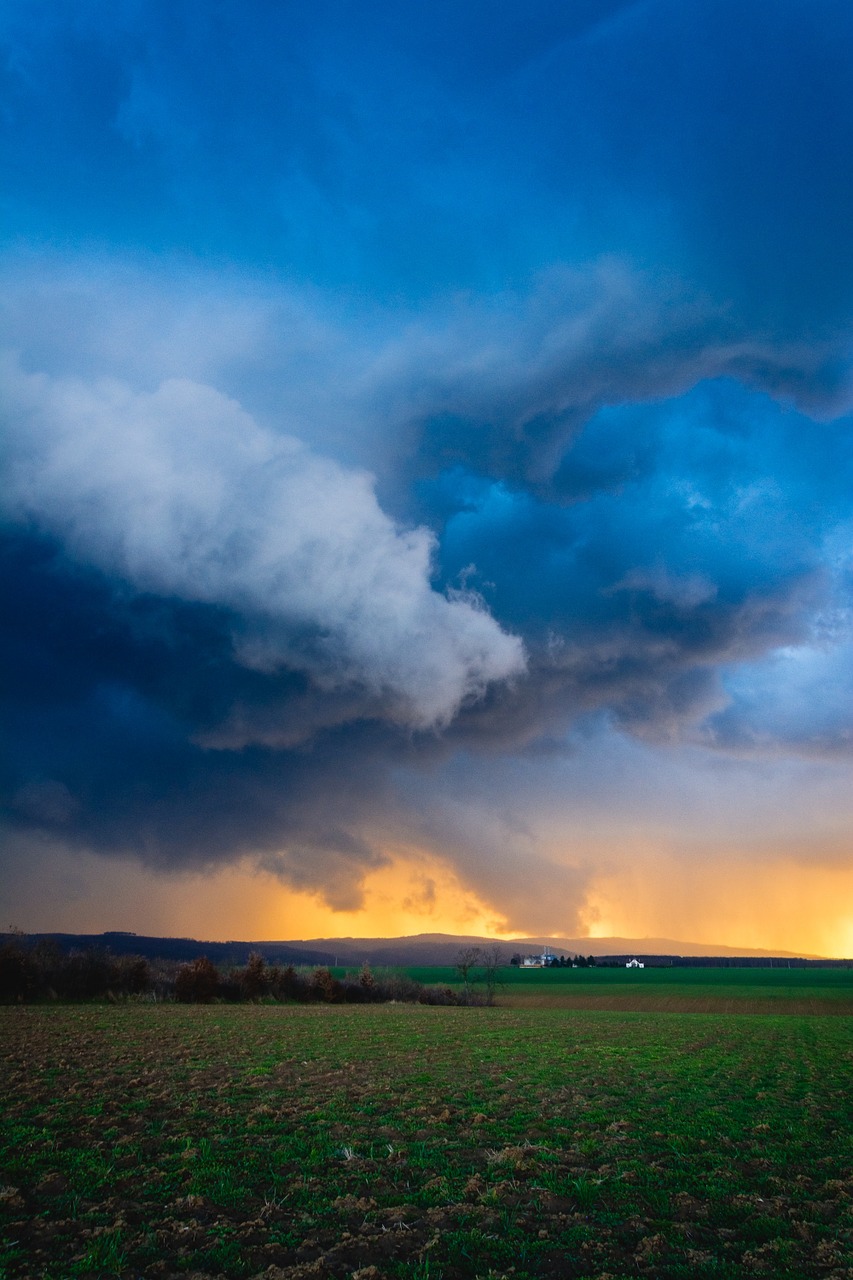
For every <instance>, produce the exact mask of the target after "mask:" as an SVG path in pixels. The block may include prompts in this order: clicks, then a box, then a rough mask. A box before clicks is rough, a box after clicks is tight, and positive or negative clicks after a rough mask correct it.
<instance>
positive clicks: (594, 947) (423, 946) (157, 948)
mask: <svg viewBox="0 0 853 1280" xmlns="http://www.w3.org/2000/svg"><path fill="white" fill-rule="evenodd" d="M24 936H25V937H26V938H28V939H29V940H30V941H33V942H35V941H38V940H39V939H42V938H52V939H54V940H55V941H56V942H57V944H58V945H59V946H61V947H62V948H63V949H64V950H67V949H70V948H76V947H79V948H86V947H107V948H109V950H110V951H112V952H113V953H114V954H115V955H144V956H148V957H149V958H151V959H153V958H155V957H156V958H159V959H163V960H177V961H184V960H192V959H194V958H195V957H196V956H200V955H206V956H208V957H209V959H211V960H213V961H214V963H216V964H224V965H227V964H245V962H246V959H247V957H248V956H249V955H250V953H251V952H253V951H259V952H260V953H261V954H262V955H263V956H264V957H265V958H266V960H267V961H268V962H269V963H271V964H294V965H299V964H304V965H335V964H337V965H346V966H350V965H360V964H362V962H363V961H365V960H367V961H369V963H370V964H372V965H452V964H454V963H455V962H456V958H457V956H458V953H459V950H460V948H462V947H469V946H478V947H489V946H493V945H496V946H499V947H500V949H501V951H502V952H503V953H504V954H505V956H506V958H507V960H509V958H510V956H512V955H513V954H515V953H516V952H518V953H520V954H521V955H528V954H533V953H536V952H541V951H543V950H545V949H547V950H549V951H553V952H554V954H555V955H558V956H560V955H566V956H568V955H577V954H578V953H580V954H582V955H585V956H588V955H594V956H611V957H617V958H618V957H624V956H628V955H632V956H641V957H642V956H647V957H652V956H654V957H658V958H669V957H671V958H673V959H677V958H678V957H683V958H685V959H688V958H702V957H707V958H709V959H710V958H714V957H719V958H721V959H728V960H735V959H737V958H739V957H740V958H742V959H744V960H756V959H757V960H762V959H765V960H768V961H769V960H776V959H778V960H817V961H820V960H828V957H825V956H816V955H813V954H810V953H809V952H803V951H766V950H761V949H759V948H756V947H729V946H723V945H717V944H713V945H712V944H711V943H702V942H683V941H676V940H675V939H673V938H616V937H613V938H555V937H544V936H542V937H530V938H512V939H510V940H509V941H506V940H503V939H494V938H484V937H479V936H476V935H471V934H464V935H456V934H451V933H417V934H413V935H410V936H407V937H402V938H307V939H293V940H282V941H264V942H240V941H233V942H206V941H204V940H201V939H197V938H158V937H153V936H148V935H144V934H135V933H125V932H119V931H114V932H110V933H86V934H80V933H31V934H26V935H24Z"/></svg>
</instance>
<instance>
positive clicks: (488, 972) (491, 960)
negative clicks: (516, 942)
mask: <svg viewBox="0 0 853 1280" xmlns="http://www.w3.org/2000/svg"><path fill="white" fill-rule="evenodd" d="M479 961H480V964H481V965H482V966H483V978H484V979H485V983H486V1004H494V1003H495V987H497V986H500V977H499V974H500V970H501V967H502V966H503V965H505V964H506V957H505V956H504V953H503V950H502V949H501V947H499V946H498V944H497V943H496V942H493V943H491V945H490V946H488V947H485V948H484V949H483V951H481V952H480V957H479Z"/></svg>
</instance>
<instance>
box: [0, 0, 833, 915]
mask: <svg viewBox="0 0 853 1280" xmlns="http://www.w3.org/2000/svg"><path fill="white" fill-rule="evenodd" d="M250 11H251V12H250V13H249V14H247V13H246V11H245V10H238V9H237V8H236V7H235V6H233V5H229V4H225V5H222V6H219V7H218V8H217V10H216V12H215V13H214V14H208V13H207V11H206V9H205V8H204V6H199V5H196V4H194V3H192V2H190V0H187V3H185V4H180V5H178V6H165V5H159V4H153V5H145V6H142V5H136V4H128V5H122V6H106V5H102V4H99V3H98V4H93V5H90V6H86V7H85V8H84V9H82V10H81V9H80V8H79V6H75V5H71V4H68V5H65V4H57V5H55V6H52V8H51V18H50V21H46V20H45V21H44V22H41V21H40V22H35V21H33V20H32V18H31V16H29V14H28V6H26V5H22V4H14V3H13V4H10V5H8V6H7V7H6V10H5V13H4V16H3V18H2V19H0V42H2V44H3V47H4V50H5V54H6V58H5V62H4V67H3V76H4V101H5V102H6V104H7V108H6V114H5V116H4V123H3V137H2V148H3V150H2V159H3V163H4V165H5V172H6V174H7V175H8V182H7V186H6V191H7V194H6V196H5V197H4V216H5V219H6V225H7V228H8V230H7V234H6V237H5V240H4V244H3V250H2V257H1V258H0V285H2V297H0V324H2V335H0V336H2V341H0V347H1V348H2V353H3V354H2V363H1V364H0V396H2V430H3V454H2V460H0V516H1V517H2V520H3V527H2V562H0V565H1V566H2V573H3V576H4V594H5V598H6V599H7V600H8V601H9V602H10V607H9V608H8V610H7V613H6V618H5V621H4V630H3V636H2V645H3V661H4V670H5V671H6V672H7V673H8V690H7V712H8V713H7V715H6V717H5V724H6V726H7V728H6V734H7V738H6V746H5V749H4V756H3V764H2V786H3V804H4V813H5V815H6V816H5V822H6V823H7V833H13V837H12V836H10V838H13V839H14V841H16V842H17V844H16V845H15V848H17V849H18V850H19V853H18V854H17V855H16V856H19V857H20V858H24V857H25V856H26V854H25V850H26V848H27V841H33V840H35V841H39V840H42V841H55V842H58V843H59V844H60V845H62V847H64V848H67V849H78V850H86V851H95V852H97V853H99V854H101V855H104V856H109V855H113V856H120V857H127V856H131V857H134V858H137V859H139V860H141V861H142V862H144V863H145V864H146V865H147V866H150V867H152V868H157V869H168V868H174V867H192V868H198V867H205V866H212V865H227V864H229V863H230V862H234V861H235V860H237V859H241V858H246V857H250V858H254V859H255V860H256V862H257V865H259V866H262V867H264V868H266V869H271V870H273V871H274V873H275V874H276V875H278V876H279V877H280V878H281V879H282V880H283V881H284V882H285V883H287V884H290V885H292V886H294V887H295V888H297V889H299V888H306V887H307V888H309V889H311V890H312V891H317V892H319V893H321V894H324V895H325V897H326V900H327V901H328V902H329V903H330V904H331V905H332V906H333V907H334V908H335V909H336V910H343V909H352V908H353V907H354V906H357V905H358V903H359V902H360V900H361V899H360V893H361V888H360V885H361V883H362V881H363V879H364V877H365V876H366V875H368V874H369V873H370V872H371V871H372V870H375V869H377V868H381V867H382V866H385V865H386V864H387V863H388V861H389V859H391V858H392V857H393V853H394V850H395V849H397V848H403V847H405V848H409V849H420V850H425V851H427V852H428V853H429V854H430V855H431V856H432V855H435V856H438V857H441V858H444V859H445V860H446V861H447V863H448V865H450V866H452V867H453V868H454V871H455V874H457V875H458V877H459V878H460V880H461V882H462V883H464V884H465V885H467V886H470V887H471V888H472V890H476V892H478V893H480V894H481V895H484V896H485V898H486V899H487V900H488V901H489V902H490V903H492V904H493V905H494V906H495V908H496V909H497V910H500V911H502V912H504V914H505V917H506V919H507V920H511V921H512V922H513V924H517V925H518V926H519V927H540V926H541V927H542V928H544V927H545V926H546V924H547V920H548V918H549V910H550V906H549V905H546V906H545V907H543V906H542V896H543V887H544V886H551V888H552V889H553V894H552V897H553V899H554V901H558V902H559V904H560V906H559V910H560V911H562V913H563V918H566V919H569V918H572V919H574V920H575V921H579V920H580V919H581V916H582V913H581V914H579V912H581V907H582V904H583V902H584V900H585V894H587V892H588V889H589V885H590V883H591V881H592V879H593V878H594V876H595V874H596V870H597V868H600V865H601V860H602V858H603V857H604V855H602V854H601V851H600V850H601V842H599V843H598V844H596V842H595V841H594V840H592V839H591V837H590V838H589V839H587V837H588V836H589V832H590V831H591V830H592V829H593V827H595V822H596V820H595V819H594V817H592V816H591V814H592V813H593V810H595V808H596V805H598V806H599V810H598V812H599V813H602V814H603V813H604V812H608V813H611V814H615V813H616V812H617V811H618V812H619V813H620V815H621V813H622V809H621V806H622V805H623V804H624V806H625V813H626V814H627V811H628V809H629V808H630V807H631V806H632V805H633V806H634V811H635V812H639V811H641V810H642V808H643V804H642V800H641V799H638V794H639V793H638V792H637V791H636V790H632V787H631V786H630V785H628V783H625V784H624V786H623V788H622V792H621V793H620V792H619V789H618V787H617V784H616V782H615V781H613V780H612V779H615V778H617V777H619V778H622V779H623V782H624V777H623V774H622V773H621V772H620V770H622V769H623V765H624V769H626V770H627V769H628V765H627V764H624V762H625V761H631V762H632V763H631V765H630V768H633V769H636V770H637V771H638V773H637V776H638V777H639V776H640V774H642V775H643V776H644V777H645V776H646V775H645V774H644V773H643V770H645V769H646V767H647V765H646V763H638V762H647V761H648V760H650V759H655V760H657V761H658V766H659V768H660V770H661V772H662V775H663V774H666V773H667V770H671V771H672V776H673V777H675V776H677V777H678V778H679V779H681V781H680V782H679V784H678V785H679V786H680V787H683V788H685V787H687V783H686V782H684V779H685V778H686V777H687V776H688V775H690V776H695V777H696V778H699V777H700V776H701V777H702V778H703V779H705V781H704V782H703V783H702V784H701V786H700V784H699V783H698V782H697V784H696V787H697V791H696V795H697V796H698V794H699V792H700V791H701V790H702V787H705V788H706V791H705V792H703V794H710V792H709V791H708V790H707V789H708V788H711V789H713V785H715V784H712V783H710V782H708V781H707V779H708V778H711V777H712V776H713V777H716V776H717V775H716V774H715V773H714V770H716V769H725V768H727V767H728V766H729V765H730V764H733V763H737V764H738V765H742V764H743V762H749V764H750V767H753V766H754V767H755V768H756V769H759V768H764V767H765V766H766V767H767V768H770V767H771V764H772V762H774V761H775V762H780V761H781V762H787V763H788V764H790V766H791V768H792V769H796V768H799V767H800V765H801V764H802V765H803V768H805V767H806V766H808V768H813V769H817V768H822V767H824V766H825V767H826V769H827V770H828V771H829V772H828V773H827V777H829V776H830V774H831V776H832V778H833V779H835V778H836V773H835V772H833V770H836V769H837V768H838V767H839V762H844V761H848V760H849V756H850V751H851V742H853V738H851V727H853V726H851V717H850V705H851V702H850V687H849V686H850V679H849V674H848V673H849V670H850V663H849V657H850V645H851V616H853V613H851V608H852V607H853V603H852V601H851V597H853V550H851V548H853V541H851V532H853V507H851V500H850V495H851V493H853V431H851V425H853V420H851V417H850V413H851V407H853V376H851V374H852V373H853V369H852V368H851V354H852V352H851V331H853V275H851V271H850V255H849V253H848V251H847V228H848V227H849V225H850V218H851V216H853V196H852V195H851V191H853V188H851V186H850V184H849V182H848V181H847V180H846V177H847V170H848V169H849V155H850V154H851V143H853V106H851V103H853V94H851V93H850V89H851V87H853V86H851V74H850V70H849V67H850V61H849V57H847V56H846V55H845V54H844V52H843V51H844V50H845V49H847V50H849V46H850V42H851V38H853V25H851V17H850V14H849V12H848V9H847V7H846V6H844V5H841V4H840V3H837V4H836V3H826V4H824V5H821V6H818V7H817V9H815V8H814V7H813V6H807V5H805V4H801V3H797V2H795V0H790V2H787V0H786V3H783V4H779V3H773V4H770V3H763V2H762V3H757V4H755V5H752V6H750V8H749V11H748V12H746V13H744V12H743V10H742V6H734V5H733V4H731V5H730V4H728V3H725V4H723V5H720V6H716V7H715V12H714V15H713V18H712V15H711V14H710V12H709V9H708V6H706V5H703V4H701V3H698V2H697V3H692V2H690V3H684V2H683V0H681V2H680V3H675V2H674V0H653V2H652V3H642V4H638V3H616V2H615V0H611V2H610V3H593V2H592V0H590V3H588V4H583V5H576V6H564V5H553V4H551V3H550V2H543V3H541V4H536V5H534V6H533V9H532V11H531V9H530V7H529V6H526V7H525V8H524V9H523V11H522V9H521V8H520V7H518V6H514V5H509V6H503V7H502V9H501V13H500V14H499V15H497V14H495V13H494V11H493V8H492V7H488V8H486V7H485V6H481V5H479V4H472V5H466V6H462V7H461V9H460V7H459V6H451V5H444V4H440V5H438V6H437V7H435V6H433V7H432V9H431V11H430V14H429V16H428V18H427V16H426V14H419V15H417V14H413V15H409V16H408V17H407V18H406V20H405V21H403V20H402V19H401V18H400V17H399V15H398V14H396V11H393V9H392V7H390V6H387V5H384V4H376V5H368V6H367V7H366V8H364V9H363V10H362V11H361V12H360V15H359V17H358V20H357V21H356V19H355V17H354V15H353V14H352V13H351V12H350V10H349V9H348V8H347V6H344V5H340V4H337V3H334V2H333V0H329V3H328V4H324V5H321V7H320V9H319V10H317V9H316V8H315V10H312V13H311V14H308V12H307V11H305V12H302V11H297V10H295V9H292V8H289V9H286V10H284V9H281V10H276V11H275V12H273V11H272V10H271V9H269V8H268V7H264V6H250ZM47 86H50V92H48V91H47ZM625 744H628V745H627V747H626V746H625ZM643 753H649V754H643ZM593 760H594V761H596V762H598V764H599V765H600V772H599V774H598V775H596V774H595V771H594V770H593V768H592V766H591V765H590V764H589V763H588V762H590V761H593ZM537 761H538V762H539V766H537V765H536V764H535V762H537ZM676 761H677V762H678V763H675V762H676ZM543 762H548V763H547V764H546V763H543ZM585 762H586V763H585ZM614 762H622V763H614ZM685 762H687V763H685ZM791 762H793V763H791ZM803 762H805V763H803ZM537 767H540V776H541V778H542V779H547V780H548V782H547V787H548V788H550V790H549V792H548V797H544V793H543V790H542V788H543V787H545V785H546V784H545V783H544V782H543V783H542V784H541V786H540V784H539V783H538V782H536V781H534V772H535V769H536V768H537ZM648 767H651V766H648ZM608 770H612V771H613V772H612V779H611V781H610V782H608V780H607V776H608ZM490 771H491V773H492V775H494V776H499V777H500V779H501V783H500V803H498V800H497V799H496V795H497V792H496V790H495V786H494V784H493V783H491V782H490V781H489V777H490ZM626 776H627V775H626ZM579 779H580V780H582V785H581V782H579V781H578V780H579ZM466 780H467V781H466ZM768 785H769V784H768ZM798 785H799V784H798ZM732 786H733V788H734V784H732ZM832 786H833V787H835V786H836V782H835V781H833V783H832ZM466 787H467V788H468V790H469V791H470V794H467V792H466ZM735 792H737V797H736V798H735V799H733V800H732V804H733V805H734V806H735V807H737V806H741V807H745V808H748V801H747V800H745V799H744V796H743V794H742V793H741V792H740V791H739V790H738V789H737V788H734V789H733V791H732V793H731V794H732V796H733V797H734V796H735ZM714 794H715V795H716V794H717V793H716V792H714ZM620 795H624V796H625V797H626V798H625V799H624V801H623V800H622V799H620ZM562 796H569V797H570V800H568V801H565V803H564V804H563V807H562V809H561V807H560V806H561V800H560V797H562ZM631 797H632V798H631ZM790 803H791V805H792V806H794V805H795V803H796V794H795V789H791V791H790ZM696 806H697V811H698V810H702V811H703V812H704V810H703V808H702V802H701V801H700V800H699V799H697V800H696ZM558 812H560V813H561V814H562V819H561V821H562V824H563V827H562V830H564V832H565V840H566V847H567V848H568V850H569V852H568V853H566V854H565V856H564V855H563V854H561V853H560V852H559V849H558V846H559V839H558V837H557V836H556V835H555V834H554V833H555V831H556V830H557V829H558V827H559V822H558V819H557V817H556V816H555V815H556V814H557V813H558ZM674 812H675V811H674V810H673V813H674ZM839 812H840V810H839ZM539 813H548V814H549V815H550V816H549V818H548V823H547V824H545V825H544V826H543V822H542V821H540V820H539V817H538V816H537V815H538V814H539ZM780 813H781V810H780ZM676 817H677V821H676ZM646 820H647V821H648V823H649V824H651V825H650V829H651V827H652V826H653V825H654V824H653V822H652V819H651V818H649V817H648V816H647V818H646V819H644V821H646ZM781 820H782V819H781V817H780V821H781ZM543 821H544V820H543ZM602 821H603V819H602ZM620 821H621V817H620ZM626 821H627V818H626ZM682 821H685V819H684V815H683V814H681V813H679V814H678V815H676V816H673V819H672V822H673V825H674V826H677V823H678V822H682ZM839 821H840V819H839ZM744 822H745V824H746V826H748V825H749V823H748V821H747V820H746V819H744ZM576 823H580V824H581V825H582V826H583V831H584V832H586V836H584V837H583V838H581V833H580V828H578V830H576ZM545 826H547V831H546V829H545ZM736 828H737V823H736V822H735V821H734V819H732V826H731V830H730V831H729V829H728V828H727V835H726V839H729V838H731V839H734V838H735V835H736ZM596 829H597V828H596ZM576 837H577V838H576ZM835 838H836V837H835V834H833V832H832V831H831V832H829V833H828V834H827V836H826V839H827V842H828V843H827V847H829V846H830V845H831V844H832V841H833V840H835ZM603 839H604V838H603V837H602V841H603ZM584 840H586V843H584ZM10 847H11V845H10ZM833 847H835V846H834V845H833ZM593 849H594V852H590V850H593ZM583 850H586V852H584V851H583ZM596 860H598V861H596ZM605 861H606V859H605ZM555 886H556V887H555ZM428 896H429V895H427V897H428ZM425 901H426V899H425ZM572 913H574V915H573V914H572Z"/></svg>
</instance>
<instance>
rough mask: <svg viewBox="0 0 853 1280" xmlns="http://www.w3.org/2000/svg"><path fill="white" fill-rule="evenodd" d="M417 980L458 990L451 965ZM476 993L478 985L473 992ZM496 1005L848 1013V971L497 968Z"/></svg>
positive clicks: (414, 972) (851, 975)
mask: <svg viewBox="0 0 853 1280" xmlns="http://www.w3.org/2000/svg"><path fill="white" fill-rule="evenodd" d="M407 972H408V973H409V974H410V975H411V976H412V977H414V978H416V979H417V980H418V981H420V982H432V983H447V984H448V985H450V986H454V987H458V985H459V977H458V974H457V973H456V972H455V971H454V970H453V969H452V968H450V967H445V968H432V969H430V968H426V967H424V968H418V969H409V970H408V971H407ZM475 990H476V987H475ZM497 1003H498V1004H500V1005H502V1006H505V1007H508V1008H525V1009H534V1008H540V1009H548V1008H563V1009H575V1010H583V1009H588V1010H590V1011H592V1010H595V1009H599V1010H609V1011H612V1012H620V1013H630V1012H636V1013H666V1012H672V1013H723V1014H724V1013H760V1014H765V1013H791V1014H836V1015H842V1016H845V1017H850V1016H851V1015H853V970H850V969H787V968H777V969H754V968H747V969H729V968H720V969H704V968H703V969H700V968H698V967H697V968H684V969H681V968H677V967H673V968H668V967H667V968H649V969H645V970H643V971H642V972H637V971H634V970H625V969H610V968H604V967H602V968H593V969H534V970H527V971H524V970H519V969H516V968H513V967H510V966H506V967H505V968H503V969H502V970H501V971H500V982H499V985H498V987H497Z"/></svg>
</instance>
